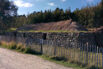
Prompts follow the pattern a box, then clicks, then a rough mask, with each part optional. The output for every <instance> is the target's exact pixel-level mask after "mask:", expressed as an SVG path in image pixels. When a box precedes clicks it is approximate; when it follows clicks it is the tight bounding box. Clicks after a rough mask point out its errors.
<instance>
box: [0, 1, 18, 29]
mask: <svg viewBox="0 0 103 69" xmlns="http://www.w3.org/2000/svg"><path fill="white" fill-rule="evenodd" d="M15 15H17V7H16V6H15V5H14V4H13V2H10V1H9V0H0V30H3V29H7V28H9V27H10V25H11V24H10V23H12V21H13V20H12V19H13V16H15Z"/></svg>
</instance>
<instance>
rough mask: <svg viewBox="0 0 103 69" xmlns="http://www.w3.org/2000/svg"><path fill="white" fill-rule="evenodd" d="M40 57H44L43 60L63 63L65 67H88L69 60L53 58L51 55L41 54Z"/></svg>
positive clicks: (75, 68)
mask: <svg viewBox="0 0 103 69" xmlns="http://www.w3.org/2000/svg"><path fill="white" fill-rule="evenodd" d="M40 57H41V58H43V59H45V60H49V61H51V62H55V63H57V64H60V65H63V66H65V67H70V68H74V69H88V68H87V67H83V66H82V65H81V66H79V65H78V64H76V63H72V62H69V61H65V60H58V59H55V58H53V57H49V56H45V55H42V56H40Z"/></svg>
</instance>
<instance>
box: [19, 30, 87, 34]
mask: <svg viewBox="0 0 103 69" xmlns="http://www.w3.org/2000/svg"><path fill="white" fill-rule="evenodd" d="M18 32H43V33H48V32H55V33H62V32H63V33H69V32H74V33H79V32H84V33H87V32H89V31H64V30H48V31H43V30H39V31H35V30H29V31H26V30H21V31H18Z"/></svg>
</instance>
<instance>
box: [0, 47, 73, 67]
mask: <svg viewBox="0 0 103 69" xmlns="http://www.w3.org/2000/svg"><path fill="white" fill-rule="evenodd" d="M0 69H72V68H67V67H64V66H61V65H58V64H55V63H52V62H49V61H47V60H43V59H42V58H40V57H38V56H34V55H28V54H21V53H17V52H14V51H10V50H7V49H3V48H0Z"/></svg>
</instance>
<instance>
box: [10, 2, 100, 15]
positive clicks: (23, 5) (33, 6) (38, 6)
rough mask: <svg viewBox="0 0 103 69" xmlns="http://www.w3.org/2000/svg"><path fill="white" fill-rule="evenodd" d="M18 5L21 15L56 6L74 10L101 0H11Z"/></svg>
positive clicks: (52, 8)
mask: <svg viewBox="0 0 103 69" xmlns="http://www.w3.org/2000/svg"><path fill="white" fill-rule="evenodd" d="M10 1H13V2H14V4H15V5H16V6H17V7H18V14H19V15H24V14H25V15H27V14H30V13H32V12H34V11H41V10H42V11H44V10H48V9H51V10H54V9H55V8H57V7H58V8H62V9H64V10H65V9H68V8H70V9H71V11H74V10H75V9H76V8H79V9H81V8H83V7H85V6H87V5H96V4H98V3H99V2H100V1H101V0H10Z"/></svg>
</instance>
